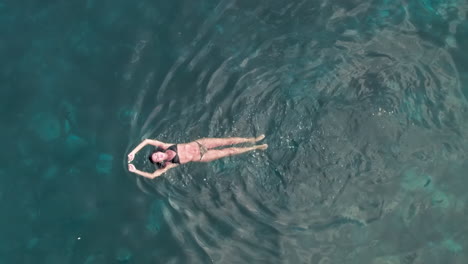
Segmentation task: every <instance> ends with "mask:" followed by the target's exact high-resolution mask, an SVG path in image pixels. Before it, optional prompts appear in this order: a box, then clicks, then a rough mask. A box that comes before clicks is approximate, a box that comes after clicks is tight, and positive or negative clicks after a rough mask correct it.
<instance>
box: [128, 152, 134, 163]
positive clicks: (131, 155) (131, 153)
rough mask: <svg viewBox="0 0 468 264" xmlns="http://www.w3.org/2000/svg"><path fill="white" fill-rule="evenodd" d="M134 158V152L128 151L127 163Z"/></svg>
mask: <svg viewBox="0 0 468 264" xmlns="http://www.w3.org/2000/svg"><path fill="white" fill-rule="evenodd" d="M134 158H135V153H133V152H130V154H128V163H130V162H132V161H133V159H134Z"/></svg>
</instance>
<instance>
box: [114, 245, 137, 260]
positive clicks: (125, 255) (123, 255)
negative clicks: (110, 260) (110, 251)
mask: <svg viewBox="0 0 468 264" xmlns="http://www.w3.org/2000/svg"><path fill="white" fill-rule="evenodd" d="M132 256H133V255H132V252H130V250H129V249H128V248H119V250H117V255H116V259H117V260H118V261H120V262H127V261H129V260H130V259H131V258H132Z"/></svg>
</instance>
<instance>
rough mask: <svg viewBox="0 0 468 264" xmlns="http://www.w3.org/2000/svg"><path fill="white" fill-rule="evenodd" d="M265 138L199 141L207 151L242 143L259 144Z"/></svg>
mask: <svg viewBox="0 0 468 264" xmlns="http://www.w3.org/2000/svg"><path fill="white" fill-rule="evenodd" d="M264 138H265V135H260V136H258V137H256V138H240V137H232V138H201V139H197V140H196V141H198V142H199V143H200V144H202V145H203V146H205V147H206V148H207V149H211V148H216V147H220V146H226V145H235V144H240V143H247V142H257V141H260V140H262V139H264Z"/></svg>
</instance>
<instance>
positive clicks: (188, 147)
mask: <svg viewBox="0 0 468 264" xmlns="http://www.w3.org/2000/svg"><path fill="white" fill-rule="evenodd" d="M264 138H265V135H261V136H259V137H256V138H202V139H198V140H195V141H193V142H190V143H186V144H177V145H176V144H168V143H163V142H160V141H157V140H153V139H145V140H143V142H141V143H140V144H139V145H138V146H137V147H136V148H135V149H134V150H132V152H130V154H128V163H130V162H132V161H133V159H134V158H135V154H136V153H137V152H138V151H140V150H141V149H142V148H143V147H145V146H146V145H148V144H150V145H153V146H155V147H157V149H156V150H155V151H154V152H153V153H151V155H150V156H149V159H150V161H151V163H153V164H154V163H156V164H158V167H160V168H161V169H159V170H158V169H156V170H155V171H154V172H153V173H149V172H144V171H140V170H137V169H136V168H135V166H134V165H133V164H128V170H129V171H130V172H133V173H136V174H139V175H141V176H144V177H147V178H150V179H154V178H156V177H158V176H160V175H161V174H163V173H165V172H166V171H168V170H169V169H172V168H175V167H177V166H179V165H180V164H185V163H188V162H191V161H193V162H209V161H213V160H217V159H220V158H224V157H227V156H232V155H238V154H241V153H244V152H248V151H252V150H256V149H260V150H265V149H267V148H268V145H267V144H263V145H256V146H252V147H245V148H225V149H213V148H216V147H220V146H226V145H234V144H240V143H246V142H257V141H260V140H262V139H264Z"/></svg>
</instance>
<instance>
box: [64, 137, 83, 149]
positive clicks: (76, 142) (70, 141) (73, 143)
mask: <svg viewBox="0 0 468 264" xmlns="http://www.w3.org/2000/svg"><path fill="white" fill-rule="evenodd" d="M87 145H88V142H87V141H86V140H84V139H82V138H80V137H79V136H77V135H74V134H70V135H68V136H67V138H66V139H65V146H66V148H67V150H68V151H70V152H77V151H79V150H81V149H83V148H84V147H86V146H87Z"/></svg>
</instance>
